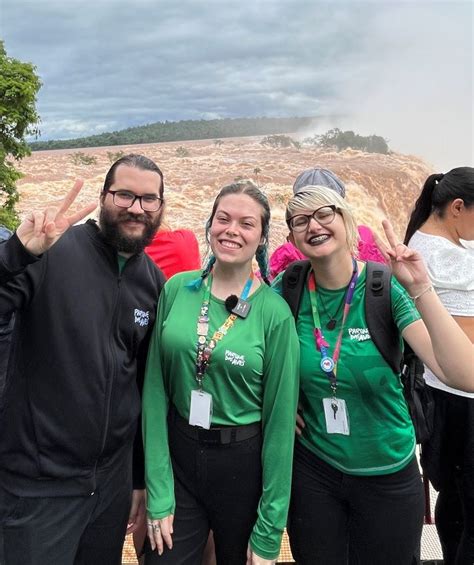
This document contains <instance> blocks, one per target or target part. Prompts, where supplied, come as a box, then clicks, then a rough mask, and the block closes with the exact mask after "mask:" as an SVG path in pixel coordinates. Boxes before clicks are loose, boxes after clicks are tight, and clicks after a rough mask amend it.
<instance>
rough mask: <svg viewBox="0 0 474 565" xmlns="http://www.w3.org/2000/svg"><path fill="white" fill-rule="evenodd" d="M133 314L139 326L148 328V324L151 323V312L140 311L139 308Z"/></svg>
mask: <svg viewBox="0 0 474 565" xmlns="http://www.w3.org/2000/svg"><path fill="white" fill-rule="evenodd" d="M133 313H134V315H135V323H136V324H138V325H139V326H148V323H149V322H150V312H149V311H148V310H147V311H146V312H144V311H143V310H138V308H135V310H134V312H133Z"/></svg>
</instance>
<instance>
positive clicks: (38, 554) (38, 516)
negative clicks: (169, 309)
mask: <svg viewBox="0 0 474 565" xmlns="http://www.w3.org/2000/svg"><path fill="white" fill-rule="evenodd" d="M81 187H82V182H81V181H77V182H76V184H75V185H74V187H73V189H72V190H71V191H70V192H69V193H68V194H67V195H66V197H65V198H64V200H63V201H62V203H61V204H60V206H59V207H58V208H47V209H46V210H44V211H35V212H33V213H31V214H30V215H29V216H28V217H27V218H26V219H25V220H24V221H23V222H22V223H21V224H20V226H19V227H18V229H17V231H16V233H15V234H14V235H13V236H12V237H11V238H10V239H9V240H8V241H7V242H5V243H2V244H1V245H0V316H2V317H8V316H11V315H12V314H15V325H14V328H13V334H12V348H11V351H10V358H9V363H8V371H7V376H6V384H5V390H4V408H3V411H2V414H1V417H0V430H1V433H0V563H1V564H2V565H3V564H4V565H18V564H19V563H21V564H22V565H44V564H46V563H47V564H48V565H73V564H74V565H79V564H81V565H82V564H83V565H86V564H87V565H94V564H101V565H109V564H110V565H119V564H120V563H121V554H122V546H123V541H124V537H125V533H126V530H127V526H128V531H133V530H134V529H135V528H137V527H139V526H140V524H141V521H143V520H144V491H143V488H144V486H143V456H142V451H141V435H140V433H139V431H137V430H139V427H138V426H137V424H138V421H139V415H140V405H141V401H140V394H141V386H142V379H143V371H144V366H145V361H146V354H147V348H148V340H149V336H150V332H151V328H152V326H153V322H154V319H155V311H156V306H157V301H158V296H159V293H160V290H161V287H162V285H163V282H164V277H163V275H162V274H161V272H160V271H159V269H158V268H157V267H156V265H155V264H154V263H153V261H152V260H151V259H150V258H149V257H148V256H147V255H146V254H145V253H143V249H144V248H145V246H147V245H149V243H150V242H151V240H152V238H153V235H154V233H155V231H156V230H157V229H158V227H159V225H160V221H161V217H162V213H163V209H164V204H163V202H164V201H163V190H164V186H163V175H162V173H161V171H160V169H159V168H158V166H157V165H156V164H155V163H154V162H153V161H151V160H150V159H148V158H146V157H144V156H141V155H126V156H125V157H122V158H121V159H119V160H118V161H117V162H115V163H114V164H113V165H112V167H111V169H110V170H109V172H108V173H107V175H106V178H105V183H104V188H103V190H102V193H101V196H100V216H99V223H98V224H97V223H96V222H95V221H92V220H89V221H87V222H86V223H85V224H82V225H78V226H74V227H72V226H73V224H75V223H76V222H78V221H79V220H82V219H83V218H84V217H86V216H87V215H88V214H90V213H91V212H92V211H93V210H94V209H95V207H96V204H92V205H89V206H86V207H85V208H83V209H82V210H80V211H79V212H77V213H75V214H72V215H68V214H69V208H70V206H71V204H72V203H73V202H74V199H75V198H76V196H77V194H78V193H79V191H80V189H81ZM132 470H133V471H132Z"/></svg>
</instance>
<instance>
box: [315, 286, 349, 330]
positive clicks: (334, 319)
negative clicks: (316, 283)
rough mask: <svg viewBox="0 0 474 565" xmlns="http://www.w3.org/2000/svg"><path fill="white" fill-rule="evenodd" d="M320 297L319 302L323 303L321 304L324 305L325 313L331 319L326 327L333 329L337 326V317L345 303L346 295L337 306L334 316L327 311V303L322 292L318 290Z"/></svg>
mask: <svg viewBox="0 0 474 565" xmlns="http://www.w3.org/2000/svg"><path fill="white" fill-rule="evenodd" d="M318 297H319V302H320V303H321V306H322V307H323V311H324V314H325V315H326V317H327V318H329V321H328V322H327V324H326V329H327V330H331V331H332V330H333V329H334V328H335V327H336V324H337V317H338V314H339V311H340V310H341V307H342V305H343V304H344V298H345V296H343V297H342V300H341V302H340V303H339V306H338V307H337V310H336V312H335V313H334V316H331V314H329V312H328V311H327V309H326V305H325V304H324V302H323V297H322V296H321V293H320V292H318Z"/></svg>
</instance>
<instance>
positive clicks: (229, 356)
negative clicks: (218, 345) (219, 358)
mask: <svg viewBox="0 0 474 565" xmlns="http://www.w3.org/2000/svg"><path fill="white" fill-rule="evenodd" d="M225 361H229V363H231V364H232V365H237V366H239V367H243V366H244V365H245V356H244V355H239V354H238V353H234V352H233V351H229V350H228V349H226V350H225Z"/></svg>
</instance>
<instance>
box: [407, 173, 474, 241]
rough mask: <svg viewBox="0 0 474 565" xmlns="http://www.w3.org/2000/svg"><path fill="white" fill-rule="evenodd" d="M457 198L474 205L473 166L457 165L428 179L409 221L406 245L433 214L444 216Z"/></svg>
mask: <svg viewBox="0 0 474 565" xmlns="http://www.w3.org/2000/svg"><path fill="white" fill-rule="evenodd" d="M456 198H461V199H462V200H463V201H464V205H465V206H466V207H467V208H470V207H471V206H473V205H474V168H473V167H457V168H456V169H451V171H449V173H446V174H443V173H437V174H434V175H430V176H429V177H428V178H427V179H426V181H425V184H424V185H423V188H422V190H421V194H420V196H419V197H418V199H417V201H416V202H415V207H414V208H413V211H412V213H411V216H410V220H409V222H408V226H407V231H406V233H405V239H404V243H405V245H408V242H409V241H410V239H411V238H412V236H413V234H414V233H415V232H416V231H417V230H418V229H419V228H420V227H421V226H422V225H423V224H424V223H425V222H426V220H427V219H428V218H429V217H430V216H431V215H432V214H436V215H437V216H439V217H440V218H441V219H442V218H444V214H445V212H446V207H447V206H448V205H449V204H450V202H452V201H453V200H456Z"/></svg>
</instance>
